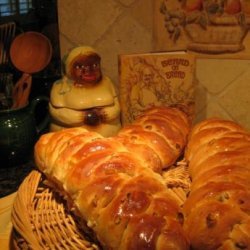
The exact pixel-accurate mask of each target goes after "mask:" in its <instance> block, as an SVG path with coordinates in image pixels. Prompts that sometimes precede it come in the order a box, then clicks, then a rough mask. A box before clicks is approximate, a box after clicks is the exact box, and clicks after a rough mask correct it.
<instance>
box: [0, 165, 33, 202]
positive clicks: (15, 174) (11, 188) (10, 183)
mask: <svg viewBox="0 0 250 250" xmlns="http://www.w3.org/2000/svg"><path fill="white" fill-rule="evenodd" d="M34 166H35V165H34V163H33V161H30V162H28V163H25V164H22V165H19V166H13V167H8V168H5V167H4V166H0V199H1V198H3V197H5V196H7V195H9V194H12V193H13V192H16V191H17V189H18V187H19V185H20V184H21V183H22V181H23V180H24V178H25V177H26V176H27V175H28V174H29V173H30V171H31V170H32V169H34Z"/></svg>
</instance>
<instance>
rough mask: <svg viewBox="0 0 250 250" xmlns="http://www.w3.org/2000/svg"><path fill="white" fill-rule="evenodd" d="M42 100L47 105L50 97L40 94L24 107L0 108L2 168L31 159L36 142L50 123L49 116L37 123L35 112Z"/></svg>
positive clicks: (0, 155) (0, 156)
mask: <svg viewBox="0 0 250 250" xmlns="http://www.w3.org/2000/svg"><path fill="white" fill-rule="evenodd" d="M42 101H43V102H44V101H45V102H46V105H47V104H48V101H49V99H48V97H46V96H40V97H37V98H35V99H34V100H32V101H31V102H30V104H29V105H27V106H25V107H23V108H19V109H6V110H0V161H1V164H0V168H6V167H14V166H17V165H21V164H24V163H26V162H28V161H29V160H31V158H32V153H33V148H34V144H35V142H36V140H37V139H38V136H39V134H40V133H41V131H43V130H44V129H45V128H46V127H47V125H48V124H49V116H46V117H45V118H44V119H43V120H42V121H40V122H39V124H36V119H35V112H36V110H37V105H38V104H39V103H40V102H42Z"/></svg>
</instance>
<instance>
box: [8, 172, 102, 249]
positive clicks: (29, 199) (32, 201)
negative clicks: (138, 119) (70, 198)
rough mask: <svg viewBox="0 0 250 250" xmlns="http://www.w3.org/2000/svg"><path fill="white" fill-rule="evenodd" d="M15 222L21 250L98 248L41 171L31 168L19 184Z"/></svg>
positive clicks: (17, 242) (13, 218)
mask: <svg viewBox="0 0 250 250" xmlns="http://www.w3.org/2000/svg"><path fill="white" fill-rule="evenodd" d="M12 222H13V227H14V229H15V230H16V234H15V237H14V241H15V245H16V246H17V248H19V249H36V250H39V249H60V250H61V249H65V250H66V249H70V250H71V249H86V250H94V249H98V247H97V246H96V245H94V244H92V243H91V242H90V241H88V239H87V238H86V237H85V235H84V233H83V232H81V230H80V229H79V228H78V227H77V225H76V223H75V220H74V219H73V217H72V215H71V214H70V213H69V211H67V209H66V206H65V203H64V201H63V200H62V199H60V197H59V196H58V195H57V194H56V193H54V192H53V191H52V190H51V189H50V188H49V187H47V186H45V185H44V184H43V180H42V176H41V174H40V173H39V172H38V171H32V172H31V173H30V174H29V176H28V177H27V178H26V179H25V180H24V182H23V183H22V185H21V186H20V188H19V190H18V193H17V197H16V200H15V202H14V205H13V212H12ZM18 234H20V235H18Z"/></svg>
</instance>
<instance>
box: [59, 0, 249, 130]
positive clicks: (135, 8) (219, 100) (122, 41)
mask: <svg viewBox="0 0 250 250" xmlns="http://www.w3.org/2000/svg"><path fill="white" fill-rule="evenodd" d="M152 13H153V11H152V1H151V0H127V1H124V0H123V1H122V0H105V1H103V0H94V1H92V0H74V1H71V0H63V1H58V16H59V20H58V21H59V30H60V47H61V55H64V54H65V53H67V51H68V50H69V49H71V48H72V47H74V46H76V45H90V46H93V47H94V48H95V49H97V51H99V53H100V55H101V56H102V68H103V71H104V73H105V74H106V75H108V76H109V77H110V78H111V79H112V80H113V82H115V83H116V84H119V83H118V64H117V63H118V54H127V53H142V52H150V51H152V50H153V40H152V39H153V38H152V37H153V36H152V28H153V27H152V26H153V24H152ZM196 77H197V84H196V119H195V122H197V121H200V120H203V119H204V118H207V117H212V116H219V117H223V118H226V119H230V120H234V121H237V122H238V123H240V124H242V125H243V126H245V127H246V128H247V129H250V94H249V93H250V60H239V59H237V60H236V59H235V60H234V59H211V58H210V59H204V58H203V59H197V67H196Z"/></svg>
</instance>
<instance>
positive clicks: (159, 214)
mask: <svg viewBox="0 0 250 250" xmlns="http://www.w3.org/2000/svg"><path fill="white" fill-rule="evenodd" d="M158 116H159V118H157V117H158ZM172 120H173V121H172ZM79 131H80V130H78V129H77V128H75V131H74V130H72V129H71V130H70V131H67V130H64V131H62V132H56V133H54V134H48V136H46V135H45V136H43V137H42V138H41V140H39V141H38V143H37V145H36V148H35V155H36V159H37V165H38V167H39V168H40V169H41V170H42V171H43V172H44V173H45V174H46V175H47V176H48V178H50V179H51V180H52V181H54V182H55V181H56V182H59V185H57V186H58V187H59V188H62V189H63V192H64V193H66V194H67V195H68V196H69V197H70V199H71V200H72V201H73V204H74V207H75V209H76V213H78V215H80V216H81V217H82V218H83V219H84V220H85V221H86V222H87V224H88V225H89V227H91V228H92V229H93V231H94V232H95V233H96V236H97V238H98V240H99V241H100V243H101V245H102V246H103V248H104V249H144V248H145V247H146V249H158V250H159V249H180V250H182V249H183V250H185V249H188V239H187V238H186V236H185V234H184V231H183V229H182V226H181V221H179V216H178V215H179V214H180V205H181V202H180V199H179V197H177V195H175V194H174V192H171V191H170V190H169V189H167V187H166V186H165V182H164V179H163V177H162V176H161V175H159V174H158V173H160V172H161V170H162V169H163V168H166V167H169V166H170V165H171V164H173V163H174V162H175V161H176V159H177V158H178V157H180V155H181V153H182V150H183V149H184V147H185V144H186V141H187V135H188V132H189V121H188V120H187V117H186V115H185V114H184V113H183V112H181V111H178V110H177V109H176V108H175V109H173V110H172V108H155V109H151V110H150V111H149V112H148V113H145V114H144V115H143V116H141V117H139V118H138V120H137V121H135V123H134V124H131V125H128V126H127V127H125V128H123V129H122V130H121V131H120V132H119V133H118V135H117V136H114V137H110V138H103V137H102V136H100V135H98V134H96V133H92V132H91V133H89V132H86V131H80V132H79ZM78 133H79V134H78ZM176 143H177V144H178V147H176V145H175V144H176Z"/></svg>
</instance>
